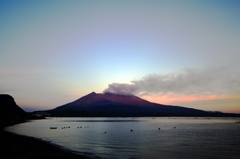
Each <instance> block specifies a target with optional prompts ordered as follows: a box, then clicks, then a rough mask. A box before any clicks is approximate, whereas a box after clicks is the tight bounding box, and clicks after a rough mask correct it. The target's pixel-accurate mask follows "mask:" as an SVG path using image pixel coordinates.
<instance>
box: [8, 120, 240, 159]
mask: <svg viewBox="0 0 240 159" xmlns="http://www.w3.org/2000/svg"><path fill="white" fill-rule="evenodd" d="M237 120H238V119H236V118H176V117H175V118H169V117H165V118H157V117H156V118H155V119H152V118H49V119H47V120H38V121H34V122H29V123H23V124H20V125H16V126H13V127H9V128H8V130H9V131H13V132H16V133H20V134H24V135H28V136H34V137H38V138H42V139H44V140H47V141H50V142H52V143H55V144H58V145H60V146H64V147H66V148H68V149H71V150H73V151H76V152H79V153H85V154H95V155H97V156H100V157H103V158H107V159H111V158H114V159H126V158H138V159H145V158H148V159H156V158H158V159H161V158H169V159H175V158H186V159H188V158H189V159H190V158H238V157H239V156H240V152H239V149H240V145H239V141H240V134H239V130H240V124H236V123H235V121H237ZM50 127H58V128H61V127H70V128H68V129H53V130H50V129H49V128H50ZM79 127H82V129H80V128H79ZM174 127H175V129H174ZM159 128H161V129H160V130H159ZM131 130H133V131H131ZM105 132H106V133H105Z"/></svg>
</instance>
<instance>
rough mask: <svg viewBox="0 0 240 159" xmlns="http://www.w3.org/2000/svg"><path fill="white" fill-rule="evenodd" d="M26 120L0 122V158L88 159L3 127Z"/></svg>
mask: <svg viewBox="0 0 240 159" xmlns="http://www.w3.org/2000/svg"><path fill="white" fill-rule="evenodd" d="M24 122H27V121H25V120H21V121H11V122H3V121H1V123H0V141H1V142H0V156H1V158H2V159H5V158H6V159H7V158H8V159H15V158H18V159H19V158H20V159H24V158H34V159H37V158H51V159H55V158H56V159H59V158H60V159H61V158H62V159H65V158H70V159H90V158H89V157H87V156H83V155H78V154H75V153H73V152H71V151H67V150H63V149H62V148H61V147H59V146H57V145H53V144H51V143H49V142H46V141H43V140H40V139H37V138H34V137H28V136H23V135H18V134H14V133H11V132H8V131H5V130H4V128H5V127H8V126H12V125H16V124H20V123H24Z"/></svg>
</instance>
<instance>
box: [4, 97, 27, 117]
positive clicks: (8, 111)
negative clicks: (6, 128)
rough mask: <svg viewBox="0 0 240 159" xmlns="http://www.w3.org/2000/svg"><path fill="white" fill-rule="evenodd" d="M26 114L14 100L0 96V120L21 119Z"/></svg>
mask: <svg viewBox="0 0 240 159" xmlns="http://www.w3.org/2000/svg"><path fill="white" fill-rule="evenodd" d="M25 115H26V112H25V111H24V110H22V109H21V108H20V107H19V106H18V105H17V104H16V103H15V101H14V98H13V97H12V96H10V95H7V94H0V118H1V119H2V118H14V117H23V116H25Z"/></svg>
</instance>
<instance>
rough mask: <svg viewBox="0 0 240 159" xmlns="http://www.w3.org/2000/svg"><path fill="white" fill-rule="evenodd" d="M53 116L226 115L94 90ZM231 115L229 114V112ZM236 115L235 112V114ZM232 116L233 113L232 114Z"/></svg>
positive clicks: (57, 111)
mask: <svg viewBox="0 0 240 159" xmlns="http://www.w3.org/2000/svg"><path fill="white" fill-rule="evenodd" d="M47 112H48V113H50V114H51V115H52V116H69V117H70V116H85V117H93V116H95V117H101V116H102V117H117V116H119V117H127V116H129V117H130V116H132V117H133V116H134V117H136V116H224V115H226V114H224V113H221V112H214V113H211V112H206V111H203V110H198V109H193V108H186V107H180V106H171V105H162V104H157V103H151V102H149V101H147V100H144V99H141V98H139V97H136V96H134V95H119V94H114V93H105V94H97V93H95V92H92V93H90V94H88V95H86V96H83V97H81V98H79V99H78V100H76V101H73V102H71V103H68V104H65V105H62V106H59V107H57V108H55V109H53V110H49V111H47ZM228 115H229V114H228ZM233 115H234V114H233ZM230 116H231V115H230Z"/></svg>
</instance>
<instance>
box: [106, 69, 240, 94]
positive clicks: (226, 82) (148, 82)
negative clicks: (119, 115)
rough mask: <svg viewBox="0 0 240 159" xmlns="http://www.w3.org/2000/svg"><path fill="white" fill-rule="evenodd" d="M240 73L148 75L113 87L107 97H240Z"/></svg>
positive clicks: (191, 71) (202, 71) (204, 71)
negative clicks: (115, 94)
mask: <svg viewBox="0 0 240 159" xmlns="http://www.w3.org/2000/svg"><path fill="white" fill-rule="evenodd" d="M239 77H240V71H239V70H238V69H237V68H234V67H229V66H218V67H216V66H215V67H211V66H209V67H205V68H202V69H190V68H189V69H184V70H181V71H179V72H175V73H169V74H149V75H146V76H144V77H143V78H141V79H138V80H133V81H131V83H130V84H126V83H112V84H109V85H108V88H107V89H105V90H104V93H106V92H111V93H120V94H121V93H125V94H135V95H140V96H146V95H150V94H158V95H160V96H163V95H166V94H179V95H194V96H205V95H224V94H236V93H240V87H239V86H240V80H239Z"/></svg>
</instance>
